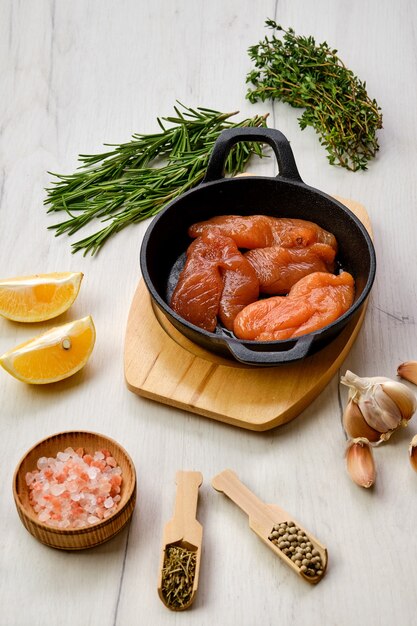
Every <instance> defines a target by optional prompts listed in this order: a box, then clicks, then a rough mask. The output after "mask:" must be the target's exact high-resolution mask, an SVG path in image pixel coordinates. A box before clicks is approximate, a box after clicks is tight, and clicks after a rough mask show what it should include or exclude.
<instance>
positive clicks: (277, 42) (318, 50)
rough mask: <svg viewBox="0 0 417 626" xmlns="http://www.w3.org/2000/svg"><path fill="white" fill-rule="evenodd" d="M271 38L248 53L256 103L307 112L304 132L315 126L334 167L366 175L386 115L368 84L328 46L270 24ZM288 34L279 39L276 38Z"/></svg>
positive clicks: (302, 124)
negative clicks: (275, 103) (268, 102)
mask: <svg viewBox="0 0 417 626" xmlns="http://www.w3.org/2000/svg"><path fill="white" fill-rule="evenodd" d="M266 26H268V27H269V28H271V29H273V31H274V34H273V35H272V37H270V38H268V37H265V39H264V40H263V41H261V42H259V43H258V44H257V45H255V46H252V47H250V48H249V51H248V52H249V56H250V58H251V60H252V61H253V62H254V64H255V69H253V70H252V71H251V72H249V73H248V75H247V78H246V82H247V83H252V85H253V88H250V89H249V91H248V93H247V98H248V99H249V100H250V101H251V102H256V101H258V100H262V101H264V100H267V99H273V100H274V99H276V100H280V101H282V102H286V103H288V104H290V105H291V106H293V107H302V108H304V109H305V110H304V111H303V113H302V114H301V116H300V117H299V118H298V121H299V125H300V127H301V129H302V130H303V129H304V128H306V127H307V126H312V127H313V128H314V130H315V131H316V133H317V134H318V135H319V141H320V143H321V145H322V146H324V148H325V149H326V151H327V153H328V156H327V158H328V160H329V162H330V164H331V165H339V166H341V167H345V168H346V169H348V170H351V171H356V170H365V169H367V163H368V161H369V160H370V159H371V158H372V157H374V156H375V154H376V152H377V151H378V149H379V145H378V140H377V136H376V131H377V130H378V129H379V128H382V115H381V109H380V107H379V106H378V104H377V102H376V101H375V100H371V99H370V97H369V96H368V94H367V91H366V83H365V82H362V81H361V80H359V78H357V77H356V76H355V75H354V74H353V72H352V71H351V70H349V69H348V68H347V67H346V66H345V65H344V63H343V62H342V61H341V59H340V58H339V57H338V56H337V50H332V49H331V48H330V47H329V46H328V44H327V43H326V42H323V43H320V44H316V42H315V40H314V38H313V37H302V36H298V35H296V34H295V32H294V30H293V29H292V28H288V30H286V29H284V28H282V26H280V25H278V24H277V23H276V22H275V21H273V20H271V19H268V20H266ZM278 31H281V32H282V33H283V35H282V38H281V39H280V38H279V37H277V36H276V35H275V33H276V32H278Z"/></svg>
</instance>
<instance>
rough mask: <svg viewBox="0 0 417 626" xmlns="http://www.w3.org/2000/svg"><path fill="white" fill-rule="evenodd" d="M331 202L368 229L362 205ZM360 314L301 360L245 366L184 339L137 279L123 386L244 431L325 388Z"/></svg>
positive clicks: (285, 417) (259, 427)
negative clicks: (324, 344) (345, 209)
mask: <svg viewBox="0 0 417 626" xmlns="http://www.w3.org/2000/svg"><path fill="white" fill-rule="evenodd" d="M338 200H339V201H340V202H342V203H343V204H344V205H345V206H347V207H348V208H349V209H350V210H351V211H353V212H354V213H355V214H356V215H357V217H358V218H359V219H360V220H361V221H362V223H363V224H364V225H365V227H366V228H367V230H368V231H369V232H370V233H371V226H370V222H369V217H368V214H367V212H366V209H365V208H364V207H363V206H362V205H361V204H359V203H357V202H355V201H353V200H345V199H342V198H338ZM371 234H372V233H371ZM365 312H366V306H364V307H363V308H362V311H361V313H360V315H357V316H356V317H355V319H353V320H352V321H351V322H350V323H349V324H348V325H347V326H346V327H345V328H344V330H343V331H342V333H341V334H340V335H339V336H338V337H337V338H336V339H335V340H334V341H332V342H331V343H330V344H329V345H327V346H326V347H325V348H323V349H322V350H320V351H319V352H317V353H316V354H314V355H312V356H310V357H307V358H305V359H303V360H302V361H296V362H294V363H288V364H282V365H278V366H275V367H268V368H265V367H249V366H244V365H241V364H239V363H237V362H235V361H232V360H229V359H225V358H222V357H221V356H218V355H215V354H212V353H211V352H208V351H207V350H205V349H203V348H201V347H200V346H197V345H196V344H194V343H193V342H191V341H190V340H189V339H187V338H186V337H184V336H183V335H182V334H181V333H180V332H179V331H178V330H177V329H176V328H174V326H173V325H172V324H171V323H170V322H169V321H168V320H167V318H166V317H165V316H164V315H163V314H162V313H161V312H160V311H159V309H157V308H156V307H154V306H153V305H152V302H151V298H150V296H149V293H148V290H147V289H146V286H145V284H144V282H143V281H142V280H140V282H139V284H138V287H137V289H136V293H135V295H134V298H133V301H132V305H131V308H130V312H129V318H128V322H127V329H126V337H125V351H124V368H125V379H126V384H127V386H128V388H129V389H130V391H133V392H134V393H136V394H138V395H140V396H144V397H146V398H150V399H151V400H156V401H157V402H162V403H163V404H168V405H170V406H173V407H177V408H179V409H183V410H186V411H190V412H192V413H197V414H199V415H204V416H206V417H210V418H212V419H215V420H219V421H222V422H226V423H228V424H233V425H234V426H240V427H242V428H247V429H249V430H256V431H263V430H268V429H270V428H274V427H275V426H279V425H281V424H285V423H286V422H289V421H290V420H292V419H293V418H294V417H296V416H297V415H299V414H300V413H301V412H302V411H303V410H304V409H305V408H306V407H307V406H308V405H309V404H310V403H311V402H312V401H313V400H314V398H316V397H317V396H318V395H319V393H320V392H321V391H322V390H323V389H324V387H325V386H326V385H327V383H328V382H329V381H330V380H331V378H332V377H333V376H334V374H335V373H336V372H337V370H338V368H339V367H340V365H341V364H342V362H343V361H344V359H345V358H346V356H347V354H348V353H349V351H350V349H351V347H352V345H353V342H354V341H355V339H356V336H357V334H358V332H359V330H360V328H361V325H362V322H363V319H364V317H365Z"/></svg>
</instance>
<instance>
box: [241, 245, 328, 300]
mask: <svg viewBox="0 0 417 626" xmlns="http://www.w3.org/2000/svg"><path fill="white" fill-rule="evenodd" d="M335 256H336V251H335V249H334V248H332V247H331V246H329V245H327V244H326V243H313V244H312V245H311V246H308V247H306V248H283V247H281V246H272V247H269V248H258V249H256V250H249V252H247V253H246V254H245V257H246V258H247V259H248V261H249V262H250V264H251V265H252V266H253V268H254V270H255V272H256V275H257V277H258V280H259V290H260V291H261V292H262V293H268V294H270V295H282V294H287V293H288V292H289V291H290V289H291V287H292V286H293V285H295V283H297V282H298V281H299V280H300V279H301V278H303V277H304V276H307V275H308V274H311V273H312V272H333V271H334V259H335Z"/></svg>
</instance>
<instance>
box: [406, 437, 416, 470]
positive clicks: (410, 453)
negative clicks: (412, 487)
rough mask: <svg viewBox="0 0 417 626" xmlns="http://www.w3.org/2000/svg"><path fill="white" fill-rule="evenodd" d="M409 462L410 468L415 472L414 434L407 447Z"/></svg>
mask: <svg viewBox="0 0 417 626" xmlns="http://www.w3.org/2000/svg"><path fill="white" fill-rule="evenodd" d="M408 453H409V456H410V463H411V466H412V468H413V469H414V470H415V471H416V472H417V435H414V437H413V438H412V440H411V442H410V446H409V448H408Z"/></svg>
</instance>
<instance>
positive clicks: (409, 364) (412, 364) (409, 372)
mask: <svg viewBox="0 0 417 626" xmlns="http://www.w3.org/2000/svg"><path fill="white" fill-rule="evenodd" d="M397 374H398V376H401V378H405V380H409V381H410V383H414V385H417V361H405V362H404V363H401V365H399V366H398V368H397Z"/></svg>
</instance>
